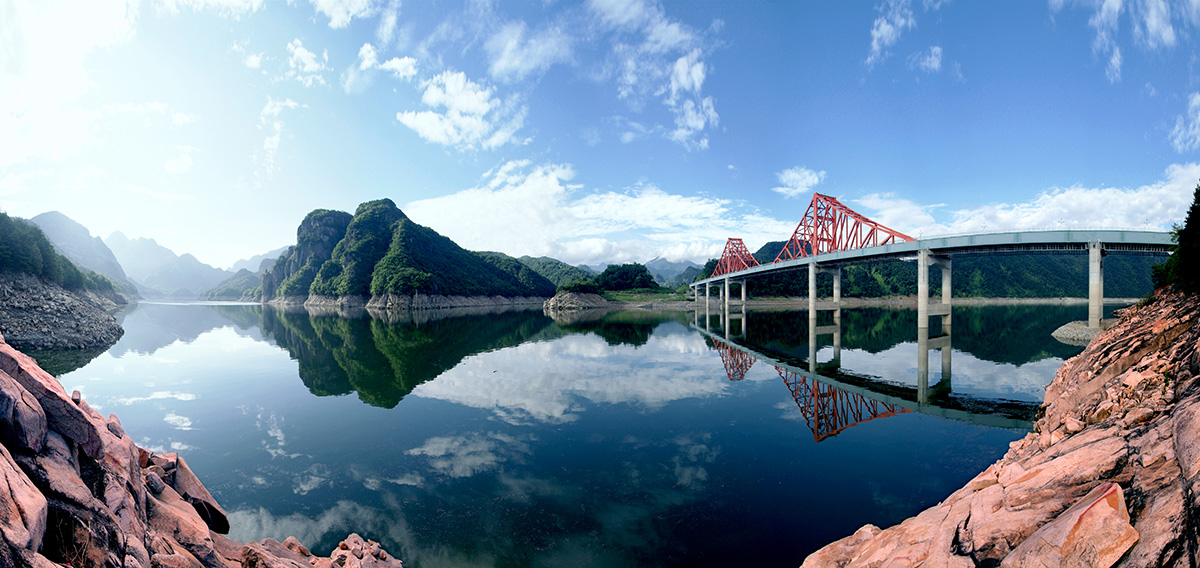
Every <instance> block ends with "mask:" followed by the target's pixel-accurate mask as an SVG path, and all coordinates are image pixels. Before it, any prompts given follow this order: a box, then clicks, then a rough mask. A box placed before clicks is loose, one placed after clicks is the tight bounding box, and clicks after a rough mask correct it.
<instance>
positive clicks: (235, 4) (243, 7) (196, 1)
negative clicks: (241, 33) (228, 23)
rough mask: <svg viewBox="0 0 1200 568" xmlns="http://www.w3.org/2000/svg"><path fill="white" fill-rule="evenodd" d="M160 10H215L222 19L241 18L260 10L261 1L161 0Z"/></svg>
mask: <svg viewBox="0 0 1200 568" xmlns="http://www.w3.org/2000/svg"><path fill="white" fill-rule="evenodd" d="M161 2H162V3H161V4H160V8H161V9H162V10H165V11H167V12H169V13H172V14H178V13H179V7H180V6H184V7H187V8H190V9H192V10H195V11H197V12H199V11H201V10H210V9H211V10H216V11H217V12H218V13H220V14H221V16H223V17H227V18H230V17H231V18H241V17H242V16H245V15H246V14H252V13H254V12H257V11H258V9H259V8H262V5H263V0H161Z"/></svg>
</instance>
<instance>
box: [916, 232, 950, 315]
mask: <svg viewBox="0 0 1200 568" xmlns="http://www.w3.org/2000/svg"><path fill="white" fill-rule="evenodd" d="M935 264H936V265H938V266H939V267H940V268H941V269H942V302H941V304H937V305H933V306H930V305H929V267H930V266H933V265H935ZM950 267H951V265H950V258H949V257H944V256H935V255H934V254H933V253H931V252H930V251H929V249H921V250H919V251H917V329H928V328H929V318H930V316H942V325H943V326H948V325H950V284H951V281H950V279H951V269H950Z"/></svg>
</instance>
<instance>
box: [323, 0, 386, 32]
mask: <svg viewBox="0 0 1200 568" xmlns="http://www.w3.org/2000/svg"><path fill="white" fill-rule="evenodd" d="M309 1H310V2H312V5H313V8H314V9H316V11H317V12H318V13H321V14H324V15H325V16H326V17H328V18H329V27H331V28H333V29H340V28H344V27H346V26H347V25H349V24H350V20H352V19H354V18H367V17H370V16H374V15H375V14H377V13H378V12H379V6H377V5H376V2H375V1H374V0H309Z"/></svg>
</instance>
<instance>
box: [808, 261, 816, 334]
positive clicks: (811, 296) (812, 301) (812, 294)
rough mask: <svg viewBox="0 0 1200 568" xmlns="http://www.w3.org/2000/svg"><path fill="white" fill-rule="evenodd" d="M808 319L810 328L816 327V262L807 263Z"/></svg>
mask: <svg viewBox="0 0 1200 568" xmlns="http://www.w3.org/2000/svg"><path fill="white" fill-rule="evenodd" d="M808 319H809V320H811V323H809V327H810V328H814V329H815V328H816V327H817V323H816V322H817V263H815V262H809V263H808Z"/></svg>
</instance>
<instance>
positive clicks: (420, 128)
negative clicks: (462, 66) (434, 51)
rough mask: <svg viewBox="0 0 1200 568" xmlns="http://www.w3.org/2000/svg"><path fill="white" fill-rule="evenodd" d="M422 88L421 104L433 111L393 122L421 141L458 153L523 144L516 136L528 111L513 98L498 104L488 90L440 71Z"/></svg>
mask: <svg viewBox="0 0 1200 568" xmlns="http://www.w3.org/2000/svg"><path fill="white" fill-rule="evenodd" d="M421 85H422V87H424V89H425V91H424V93H422V95H421V102H423V103H425V105H426V106H428V107H431V108H432V109H434V110H424V111H402V112H399V113H396V120H399V121H400V123H401V124H403V125H405V126H407V127H408V128H410V129H412V131H413V132H415V133H417V135H418V136H420V137H421V138H424V139H425V140H428V141H430V142H434V143H437V144H442V145H445V146H453V147H455V148H458V149H460V150H468V149H475V148H476V147H477V146H482V147H483V148H484V149H489V150H490V149H494V148H498V147H500V146H503V145H505V144H508V143H509V142H513V143H518V144H519V143H522V142H523V141H521V140H518V139H516V138H515V136H516V132H517V130H519V129H520V128H521V127H522V126H524V124H525V114H526V112H527V110H526V108H525V107H523V106H520V105H519V104H518V102H517V99H516V98H515V97H514V98H510V99H509V100H507V101H501V100H499V99H497V98H495V97H493V96H492V90H491V89H490V88H487V87H485V86H483V85H481V84H479V83H476V82H474V81H471V80H470V79H467V76H466V74H465V73H462V72H456V71H443V72H442V73H440V74H438V75H437V76H435V77H433V78H432V79H429V80H428V81H424V82H422V84H421ZM442 109H444V110H442ZM439 110H441V112H439Z"/></svg>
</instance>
